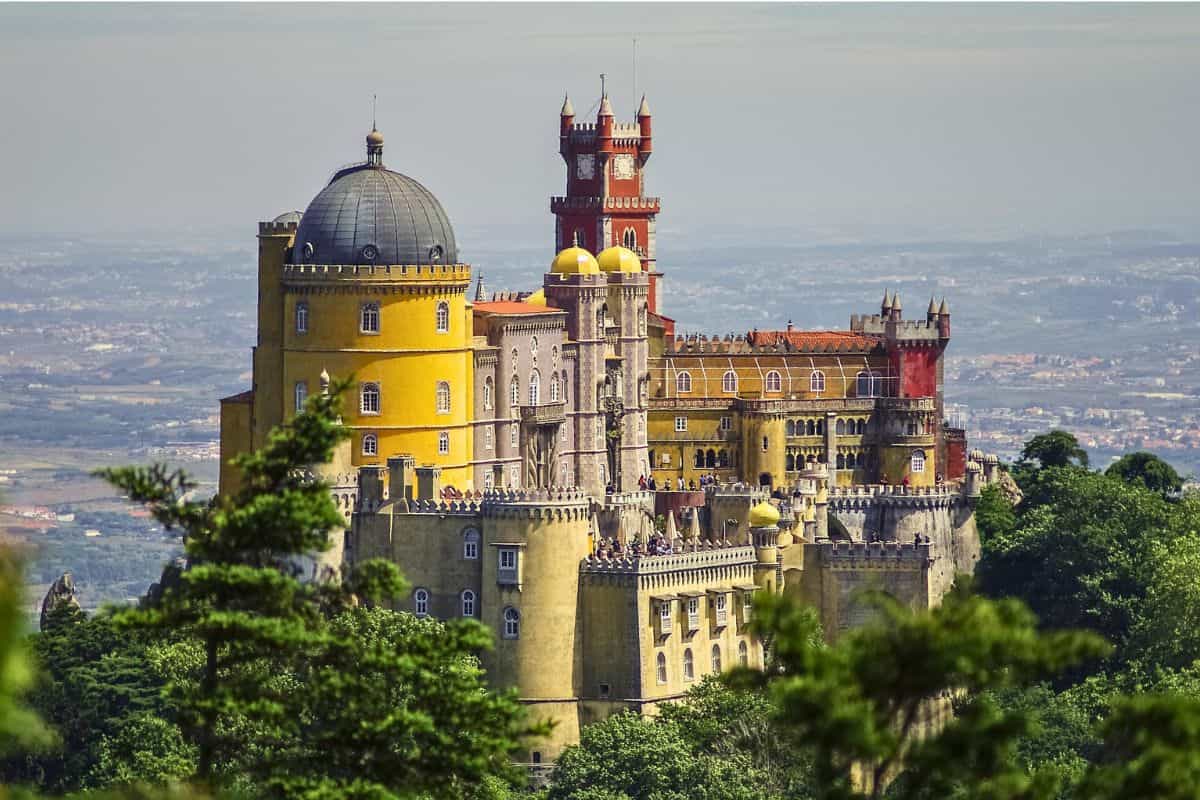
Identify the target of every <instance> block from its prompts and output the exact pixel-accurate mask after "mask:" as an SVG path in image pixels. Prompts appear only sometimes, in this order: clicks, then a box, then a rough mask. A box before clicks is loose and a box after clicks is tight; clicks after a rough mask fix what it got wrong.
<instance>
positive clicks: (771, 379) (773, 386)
mask: <svg viewBox="0 0 1200 800" xmlns="http://www.w3.org/2000/svg"><path fill="white" fill-rule="evenodd" d="M767 391H768V392H782V391H783V379H782V378H781V377H780V375H779V373H778V372H777V371H775V370H771V371H770V372H768V373H767Z"/></svg>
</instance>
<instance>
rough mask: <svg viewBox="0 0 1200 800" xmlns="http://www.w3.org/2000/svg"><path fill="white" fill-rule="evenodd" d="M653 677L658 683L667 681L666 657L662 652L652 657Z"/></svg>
mask: <svg viewBox="0 0 1200 800" xmlns="http://www.w3.org/2000/svg"><path fill="white" fill-rule="evenodd" d="M654 677H655V679H656V680H657V681H658V682H659V683H666V682H667V657H666V655H664V654H663V653H659V654H658V658H656V659H654Z"/></svg>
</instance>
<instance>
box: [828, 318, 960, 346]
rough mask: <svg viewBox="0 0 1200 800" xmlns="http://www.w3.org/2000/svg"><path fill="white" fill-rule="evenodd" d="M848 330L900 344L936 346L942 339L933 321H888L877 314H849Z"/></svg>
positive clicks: (940, 329) (935, 322)
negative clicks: (910, 343)
mask: <svg viewBox="0 0 1200 800" xmlns="http://www.w3.org/2000/svg"><path fill="white" fill-rule="evenodd" d="M850 330H852V331H854V332H856V333H865V334H873V335H876V336H886V337H888V338H889V339H894V340H895V341H897V342H899V343H900V344H904V343H906V342H927V343H929V344H936V343H937V342H939V341H940V340H941V339H942V327H941V325H940V324H939V322H938V320H937V319H936V318H935V319H889V318H887V317H882V316H880V315H879V314H851V315H850Z"/></svg>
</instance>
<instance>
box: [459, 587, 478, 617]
mask: <svg viewBox="0 0 1200 800" xmlns="http://www.w3.org/2000/svg"><path fill="white" fill-rule="evenodd" d="M462 615H463V616H464V617H473V616H475V593H474V592H472V591H471V590H470V589H464V590H463V593H462Z"/></svg>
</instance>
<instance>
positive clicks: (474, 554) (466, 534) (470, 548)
mask: <svg viewBox="0 0 1200 800" xmlns="http://www.w3.org/2000/svg"><path fill="white" fill-rule="evenodd" d="M462 557H463V558H464V559H467V560H468V561H474V560H476V559H478V558H479V531H478V530H475V529H474V528H468V529H467V530H464V531H462Z"/></svg>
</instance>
